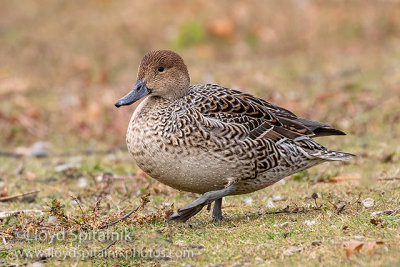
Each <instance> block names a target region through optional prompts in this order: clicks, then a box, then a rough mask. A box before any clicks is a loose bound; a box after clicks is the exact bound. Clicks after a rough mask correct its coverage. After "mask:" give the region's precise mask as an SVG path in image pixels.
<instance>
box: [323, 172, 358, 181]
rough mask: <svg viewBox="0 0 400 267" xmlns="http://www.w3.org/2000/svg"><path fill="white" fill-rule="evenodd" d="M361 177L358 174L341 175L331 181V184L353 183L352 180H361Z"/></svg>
mask: <svg viewBox="0 0 400 267" xmlns="http://www.w3.org/2000/svg"><path fill="white" fill-rule="evenodd" d="M360 178H361V175H360V174H358V173H356V174H346V175H339V176H335V177H332V178H330V179H329V181H330V182H331V183H338V182H344V181H351V180H360Z"/></svg>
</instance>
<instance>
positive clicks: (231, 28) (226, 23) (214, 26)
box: [208, 18, 235, 39]
mask: <svg viewBox="0 0 400 267" xmlns="http://www.w3.org/2000/svg"><path fill="white" fill-rule="evenodd" d="M208 30H209V31H210V33H211V34H213V35H216V36H218V37H222V38H227V39H230V38H233V37H234V35H235V25H234V23H233V21H232V20H231V19H230V18H217V19H215V20H214V21H212V22H211V24H210V25H209V27H208Z"/></svg>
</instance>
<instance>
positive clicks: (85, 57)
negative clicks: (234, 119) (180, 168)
mask: <svg viewBox="0 0 400 267" xmlns="http://www.w3.org/2000/svg"><path fill="white" fill-rule="evenodd" d="M299 3H300V2H295V1H280V2H279V4H274V3H269V2H268V3H264V2H261V1H249V3H248V4H243V3H242V2H231V1H220V4H219V5H218V6H216V5H214V4H207V3H204V2H202V1H192V2H190V3H187V4H183V3H181V2H178V1H168V2H166V3H163V5H160V4H159V3H158V2H157V1H155V0H154V1H147V2H146V3H145V1H138V2H132V1H118V2H117V1H90V2H89V1H86V2H84V3H80V4H79V5H77V4H75V3H74V2H73V1H67V2H65V1H64V2H54V1H50V0H49V1H47V0H43V1H40V3H39V1H25V2H24V5H22V4H20V3H19V2H10V3H7V5H4V6H2V8H1V9H0V17H2V20H1V21H0V61H1V62H2V64H1V65H0V99H1V105H0V129H1V131H0V147H1V149H0V152H1V153H0V222H1V224H0V237H1V238H2V242H1V245H0V263H4V264H14V265H22V264H31V263H34V262H36V263H39V262H40V263H41V264H46V265H49V266H52V265H73V264H75V265H79V266H81V265H82V266H86V265H88V266H89V265H91V264H93V263H97V264H102V265H105V266H108V265H111V266H127V265H130V264H131V265H133V264H138V265H150V266H152V265H154V266H157V265H167V264H173V265H177V266H186V265H187V264H190V265H193V266H201V265H208V266H215V265H226V266H239V265H262V264H269V265H273V266H278V265H279V266H280V265H288V266H292V265H293V266H299V265H302V266H303V265H306V266H313V265H320V264H321V265H322V264H323V265H328V266H329V265H338V264H339V265H345V266H347V265H357V266H365V265H371V266H375V265H382V266H397V265H399V264H400V257H399V252H400V249H399V245H400V235H399V229H400V227H399V226H400V217H399V214H400V213H399V209H400V184H399V182H400V180H399V176H400V168H399V161H400V146H399V145H398V140H399V138H400V126H399V122H400V116H399V114H400V106H399V104H398V103H399V101H400V87H399V84H400V63H399V60H398V59H399V58H400V49H399V47H400V38H399V36H400V27H399V25H400V17H399V16H398V14H399V12H400V5H399V4H398V3H397V2H396V1H381V2H379V1H376V2H375V1H351V2H347V1H346V2H343V3H342V2H340V1H334V2H327V1H324V2H322V1H307V2H301V3H302V4H299ZM154 6H157V8H154ZM176 11H177V12H178V13H179V14H180V15H179V16H176V15H174V12H176ZM228 11H229V12H228ZM158 48H169V49H173V50H176V51H178V52H179V53H180V54H181V55H182V56H183V57H184V58H185V61H186V63H187V65H188V67H189V71H190V73H191V77H192V83H204V82H215V83H218V84H221V85H224V86H227V87H231V88H235V89H240V90H242V91H246V92H249V93H252V94H255V95H257V96H260V97H263V98H265V99H267V100H269V101H271V102H273V103H275V104H278V105H281V106H283V107H285V108H288V109H290V110H292V111H294V112H295V113H296V114H298V115H299V116H302V117H305V118H309V119H314V120H320V121H323V122H326V123H329V124H332V125H334V126H336V127H337V128H339V129H341V130H344V131H345V132H347V133H348V135H347V136H344V137H327V138H320V139H318V141H319V142H321V143H322V144H324V145H326V146H329V147H330V148H332V149H338V150H343V151H346V152H351V153H354V154H357V157H356V158H355V159H353V160H351V161H349V162H347V163H325V164H323V165H321V166H317V167H314V168H312V169H310V170H308V171H307V172H304V173H301V174H297V175H295V176H293V177H290V178H287V179H286V180H285V183H277V184H275V185H273V186H271V187H269V188H267V189H264V190H261V191H259V192H256V193H253V194H250V195H244V196H237V197H227V198H226V199H225V200H224V203H223V213H224V215H225V217H226V220H224V221H222V222H221V223H212V222H210V214H209V212H207V211H206V210H205V209H204V210H203V211H202V212H201V213H200V214H199V215H197V216H196V217H194V218H192V219H191V220H190V221H189V223H186V224H179V223H168V222H166V220H165V218H166V217H167V216H168V215H169V214H170V213H171V212H172V210H176V209H177V208H179V207H182V206H184V205H186V204H187V203H189V202H191V201H192V200H193V199H194V198H195V197H196V196H195V195H194V194H190V193H184V192H178V191H176V190H173V189H171V188H168V187H166V186H164V185H162V184H160V183H158V182H157V181H155V180H152V179H151V178H150V177H146V176H145V174H143V173H142V172H141V171H140V170H138V169H137V168H136V167H135V165H134V164H133V162H132V160H131V159H130V157H129V154H128V152H127V151H126V150H125V149H123V147H124V135H125V131H126V127H127V123H128V121H129V117H130V115H131V113H132V111H133V109H134V107H129V108H124V109H118V110H117V109H115V108H114V107H113V103H114V102H115V100H117V99H118V98H119V97H120V96H122V95H124V94H125V93H126V92H127V90H129V88H130V87H131V86H132V85H133V83H134V82H135V79H136V69H137V65H138V62H139V60H140V58H141V57H142V56H143V54H144V53H145V52H146V51H148V50H150V49H158ZM38 141H43V142H46V145H45V146H47V148H48V151H49V152H48V155H47V157H44V158H36V157H33V156H30V153H31V151H32V145H33V144H34V143H36V142H38ZM121 147H122V149H120V148H121ZM110 148H111V149H110ZM5 152H7V153H5ZM8 152H10V153H8ZM103 152H104V153H103ZM37 190H38V191H39V192H37V193H32V194H28V195H25V196H20V197H13V196H16V195H18V194H23V193H29V192H32V191H37ZM7 198H8V199H7ZM372 201H373V203H372ZM137 206H140V208H139V209H138V210H137V211H136V212H135V213H134V214H133V215H132V216H131V217H129V218H128V219H126V220H124V221H121V222H119V223H117V224H115V225H113V226H110V227H108V228H106V229H100V228H102V226H104V224H106V223H107V222H111V221H114V220H117V219H119V218H121V217H122V216H123V215H125V214H126V213H127V212H128V211H129V210H132V209H133V208H135V207H137ZM6 211H16V212H12V213H11V214H6V213H5V212H6ZM111 233H114V236H110V235H111ZM107 234H108V235H109V236H107ZM89 235H90V236H89ZM350 241H351V242H350ZM380 241H382V242H383V244H381V242H380ZM349 242H350V243H349ZM356 242H363V243H362V244H363V247H362V248H361V250H360V253H354V255H351V256H350V255H346V253H351V252H353V251H355V250H354V249H352V247H353V248H354V247H356V246H358V248H360V246H361V245H360V243H356ZM374 242H378V243H379V244H377V245H376V246H375V247H374V248H373V249H371V246H372V244H375V243H374ZM31 253H32V254H31ZM35 253H37V255H36V254H35ZM160 254H161V255H160ZM125 256H126V258H124V257H125Z"/></svg>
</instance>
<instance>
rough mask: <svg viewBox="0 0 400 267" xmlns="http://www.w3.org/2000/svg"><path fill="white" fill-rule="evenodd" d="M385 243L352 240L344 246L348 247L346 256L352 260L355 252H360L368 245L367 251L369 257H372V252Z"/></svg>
mask: <svg viewBox="0 0 400 267" xmlns="http://www.w3.org/2000/svg"><path fill="white" fill-rule="evenodd" d="M383 243H384V242H383V241H380V240H379V241H370V242H362V241H357V240H350V241H347V242H344V243H343V244H344V245H346V246H347V247H346V256H347V257H348V258H350V257H351V256H353V254H354V252H360V250H361V248H362V247H363V246H364V245H366V247H367V251H368V254H369V255H372V252H373V250H374V248H375V246H376V245H382V244H383Z"/></svg>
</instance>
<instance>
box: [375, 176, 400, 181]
mask: <svg viewBox="0 0 400 267" xmlns="http://www.w3.org/2000/svg"><path fill="white" fill-rule="evenodd" d="M396 180H400V177H389V178H378V181H396Z"/></svg>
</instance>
